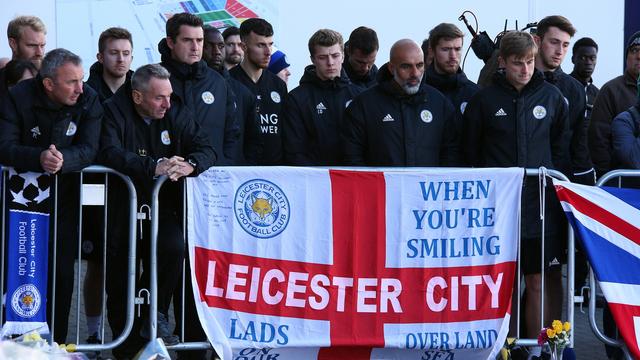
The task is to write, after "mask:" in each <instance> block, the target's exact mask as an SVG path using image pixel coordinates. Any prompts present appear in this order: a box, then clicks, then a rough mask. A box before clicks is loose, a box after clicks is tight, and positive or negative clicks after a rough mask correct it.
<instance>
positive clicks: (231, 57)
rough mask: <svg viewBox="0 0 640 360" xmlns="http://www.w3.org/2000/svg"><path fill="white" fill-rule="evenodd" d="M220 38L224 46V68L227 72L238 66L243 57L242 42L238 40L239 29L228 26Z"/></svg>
mask: <svg viewBox="0 0 640 360" xmlns="http://www.w3.org/2000/svg"><path fill="white" fill-rule="evenodd" d="M222 38H223V39H224V45H225V49H224V50H225V57H224V67H226V68H227V70H229V69H231V68H232V67H234V66H236V65H239V64H240V62H242V58H243V57H244V51H243V50H242V40H241V39H240V29H238V28H237V27H236V26H230V27H228V28H226V29H224V31H223V32H222Z"/></svg>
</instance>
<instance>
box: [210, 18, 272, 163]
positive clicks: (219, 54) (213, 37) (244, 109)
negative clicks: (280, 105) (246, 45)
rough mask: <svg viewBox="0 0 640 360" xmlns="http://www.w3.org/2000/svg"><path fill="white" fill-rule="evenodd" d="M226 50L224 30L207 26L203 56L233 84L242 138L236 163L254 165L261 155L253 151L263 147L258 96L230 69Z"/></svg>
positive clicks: (231, 86) (230, 85) (239, 142)
mask: <svg viewBox="0 0 640 360" xmlns="http://www.w3.org/2000/svg"><path fill="white" fill-rule="evenodd" d="M226 50H227V47H226V46H225V43H224V39H223V37H222V34H220V31H219V30H218V29H216V28H213V27H206V28H205V29H204V51H203V53H202V55H203V56H202V57H203V59H204V60H205V61H206V62H207V65H209V67H210V68H212V69H213V70H215V71H217V72H218V73H219V74H220V75H222V77H223V78H224V80H225V81H226V82H227V86H229V88H231V90H232V91H233V94H234V95H235V103H236V112H237V116H238V124H239V127H240V138H239V139H238V145H237V147H236V148H237V151H238V152H237V154H236V156H235V161H234V165H254V164H256V162H257V159H255V158H252V157H251V155H255V154H257V153H258V152H259V151H260V148H261V140H260V133H259V131H258V129H259V128H260V123H259V119H258V115H257V113H256V99H255V96H254V95H253V94H252V93H251V91H249V89H247V87H246V86H244V85H242V84H241V83H240V82H239V81H238V80H236V79H234V78H233V77H231V75H230V74H229V70H227V69H226V68H225V66H224V59H225V52H226Z"/></svg>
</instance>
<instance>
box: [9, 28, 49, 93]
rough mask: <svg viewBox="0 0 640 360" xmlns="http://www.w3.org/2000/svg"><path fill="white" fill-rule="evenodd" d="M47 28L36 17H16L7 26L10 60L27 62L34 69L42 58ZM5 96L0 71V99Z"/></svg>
mask: <svg viewBox="0 0 640 360" xmlns="http://www.w3.org/2000/svg"><path fill="white" fill-rule="evenodd" d="M46 36H47V28H46V27H45V25H44V23H43V22H42V20H40V18H38V17H36V16H18V17H16V18H15V19H13V20H11V21H10V22H9V25H8V26H7V38H8V41H9V47H10V48H11V59H12V60H29V61H31V62H32V63H33V64H34V65H35V66H36V68H38V69H40V64H41V63H42V59H43V56H44V47H45V45H46V43H47V39H46ZM6 96H7V87H6V85H5V77H4V70H3V69H0V99H2V98H4V97H6Z"/></svg>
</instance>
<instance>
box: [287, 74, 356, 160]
mask: <svg viewBox="0 0 640 360" xmlns="http://www.w3.org/2000/svg"><path fill="white" fill-rule="evenodd" d="M358 93H360V89H359V88H358V87H357V86H355V85H353V84H352V83H351V82H350V81H349V78H348V77H347V74H346V73H345V72H344V70H343V71H342V74H340V76H339V77H336V78H334V79H332V80H321V79H320V78H319V77H318V75H317V74H316V68H315V66H314V65H309V66H307V67H306V69H305V71H304V75H303V76H302V79H301V80H300V86H298V87H296V88H295V89H293V90H291V92H290V93H289V96H288V98H287V104H286V107H285V116H284V121H283V123H282V126H283V130H282V134H283V149H284V155H285V163H286V164H288V165H297V166H314V165H315V166H318V165H322V166H330V165H340V164H342V160H343V157H344V156H343V154H342V151H341V149H340V132H341V129H342V126H343V117H344V112H345V108H346V107H347V105H349V103H350V102H351V100H352V99H353V98H354V96H355V95H357V94H358Z"/></svg>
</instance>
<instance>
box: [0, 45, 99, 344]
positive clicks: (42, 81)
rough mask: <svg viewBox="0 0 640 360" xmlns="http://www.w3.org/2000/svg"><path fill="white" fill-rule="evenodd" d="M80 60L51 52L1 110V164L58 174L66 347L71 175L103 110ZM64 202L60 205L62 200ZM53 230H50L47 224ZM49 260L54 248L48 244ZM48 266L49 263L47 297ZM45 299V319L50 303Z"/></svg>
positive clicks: (72, 232)
mask: <svg viewBox="0 0 640 360" xmlns="http://www.w3.org/2000/svg"><path fill="white" fill-rule="evenodd" d="M83 76H84V74H83V71H82V60H81V59H80V57H79V56H77V55H76V54H73V53H72V52H70V51H68V50H65V49H55V50H51V51H50V52H48V53H47V54H46V55H45V57H44V59H43V60H42V64H41V67H40V73H39V74H38V76H36V77H35V78H33V79H28V80H24V81H21V82H20V83H18V84H16V85H15V86H13V87H12V88H11V90H10V91H9V94H8V95H7V98H6V100H5V101H4V107H3V108H2V110H1V112H0V148H1V149H2V151H1V152H0V163H1V164H3V165H6V166H13V167H14V168H16V169H18V170H26V171H36V172H48V173H51V174H60V175H59V176H58V199H59V201H58V209H57V211H58V214H59V216H58V217H57V219H58V224H57V226H58V241H57V259H56V275H57V280H56V299H55V327H54V328H53V329H52V330H53V331H54V340H55V341H56V342H58V343H60V344H62V343H66V337H67V325H68V318H69V309H70V307H71V295H72V293H73V278H74V271H73V268H74V259H75V249H76V247H75V244H76V242H75V241H74V239H77V227H78V223H77V222H78V221H77V220H78V203H79V198H78V197H79V193H78V187H77V180H76V179H75V177H74V174H69V173H71V172H74V171H79V170H81V169H83V168H85V167H87V166H89V165H91V163H92V162H93V160H94V158H95V156H96V153H97V150H98V141H99V135H100V122H101V120H102V106H101V105H100V101H99V99H98V95H97V94H96V93H95V91H93V90H92V89H91V88H90V87H89V86H87V85H85V84H83V82H82V79H83ZM62 199H64V201H62ZM52 227H53V226H52ZM49 250H50V254H51V255H50V258H51V256H52V254H53V246H52V244H50V246H49ZM53 263H54V261H50V262H49V266H50V270H49V275H50V276H49V292H48V293H49V294H52V292H51V290H52V288H51V286H52V282H51V280H52V278H53V276H52V275H53V271H52V270H53V269H52V268H53ZM53 303H54V301H52V299H49V301H47V314H48V315H47V319H48V320H49V321H51V304H53Z"/></svg>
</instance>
